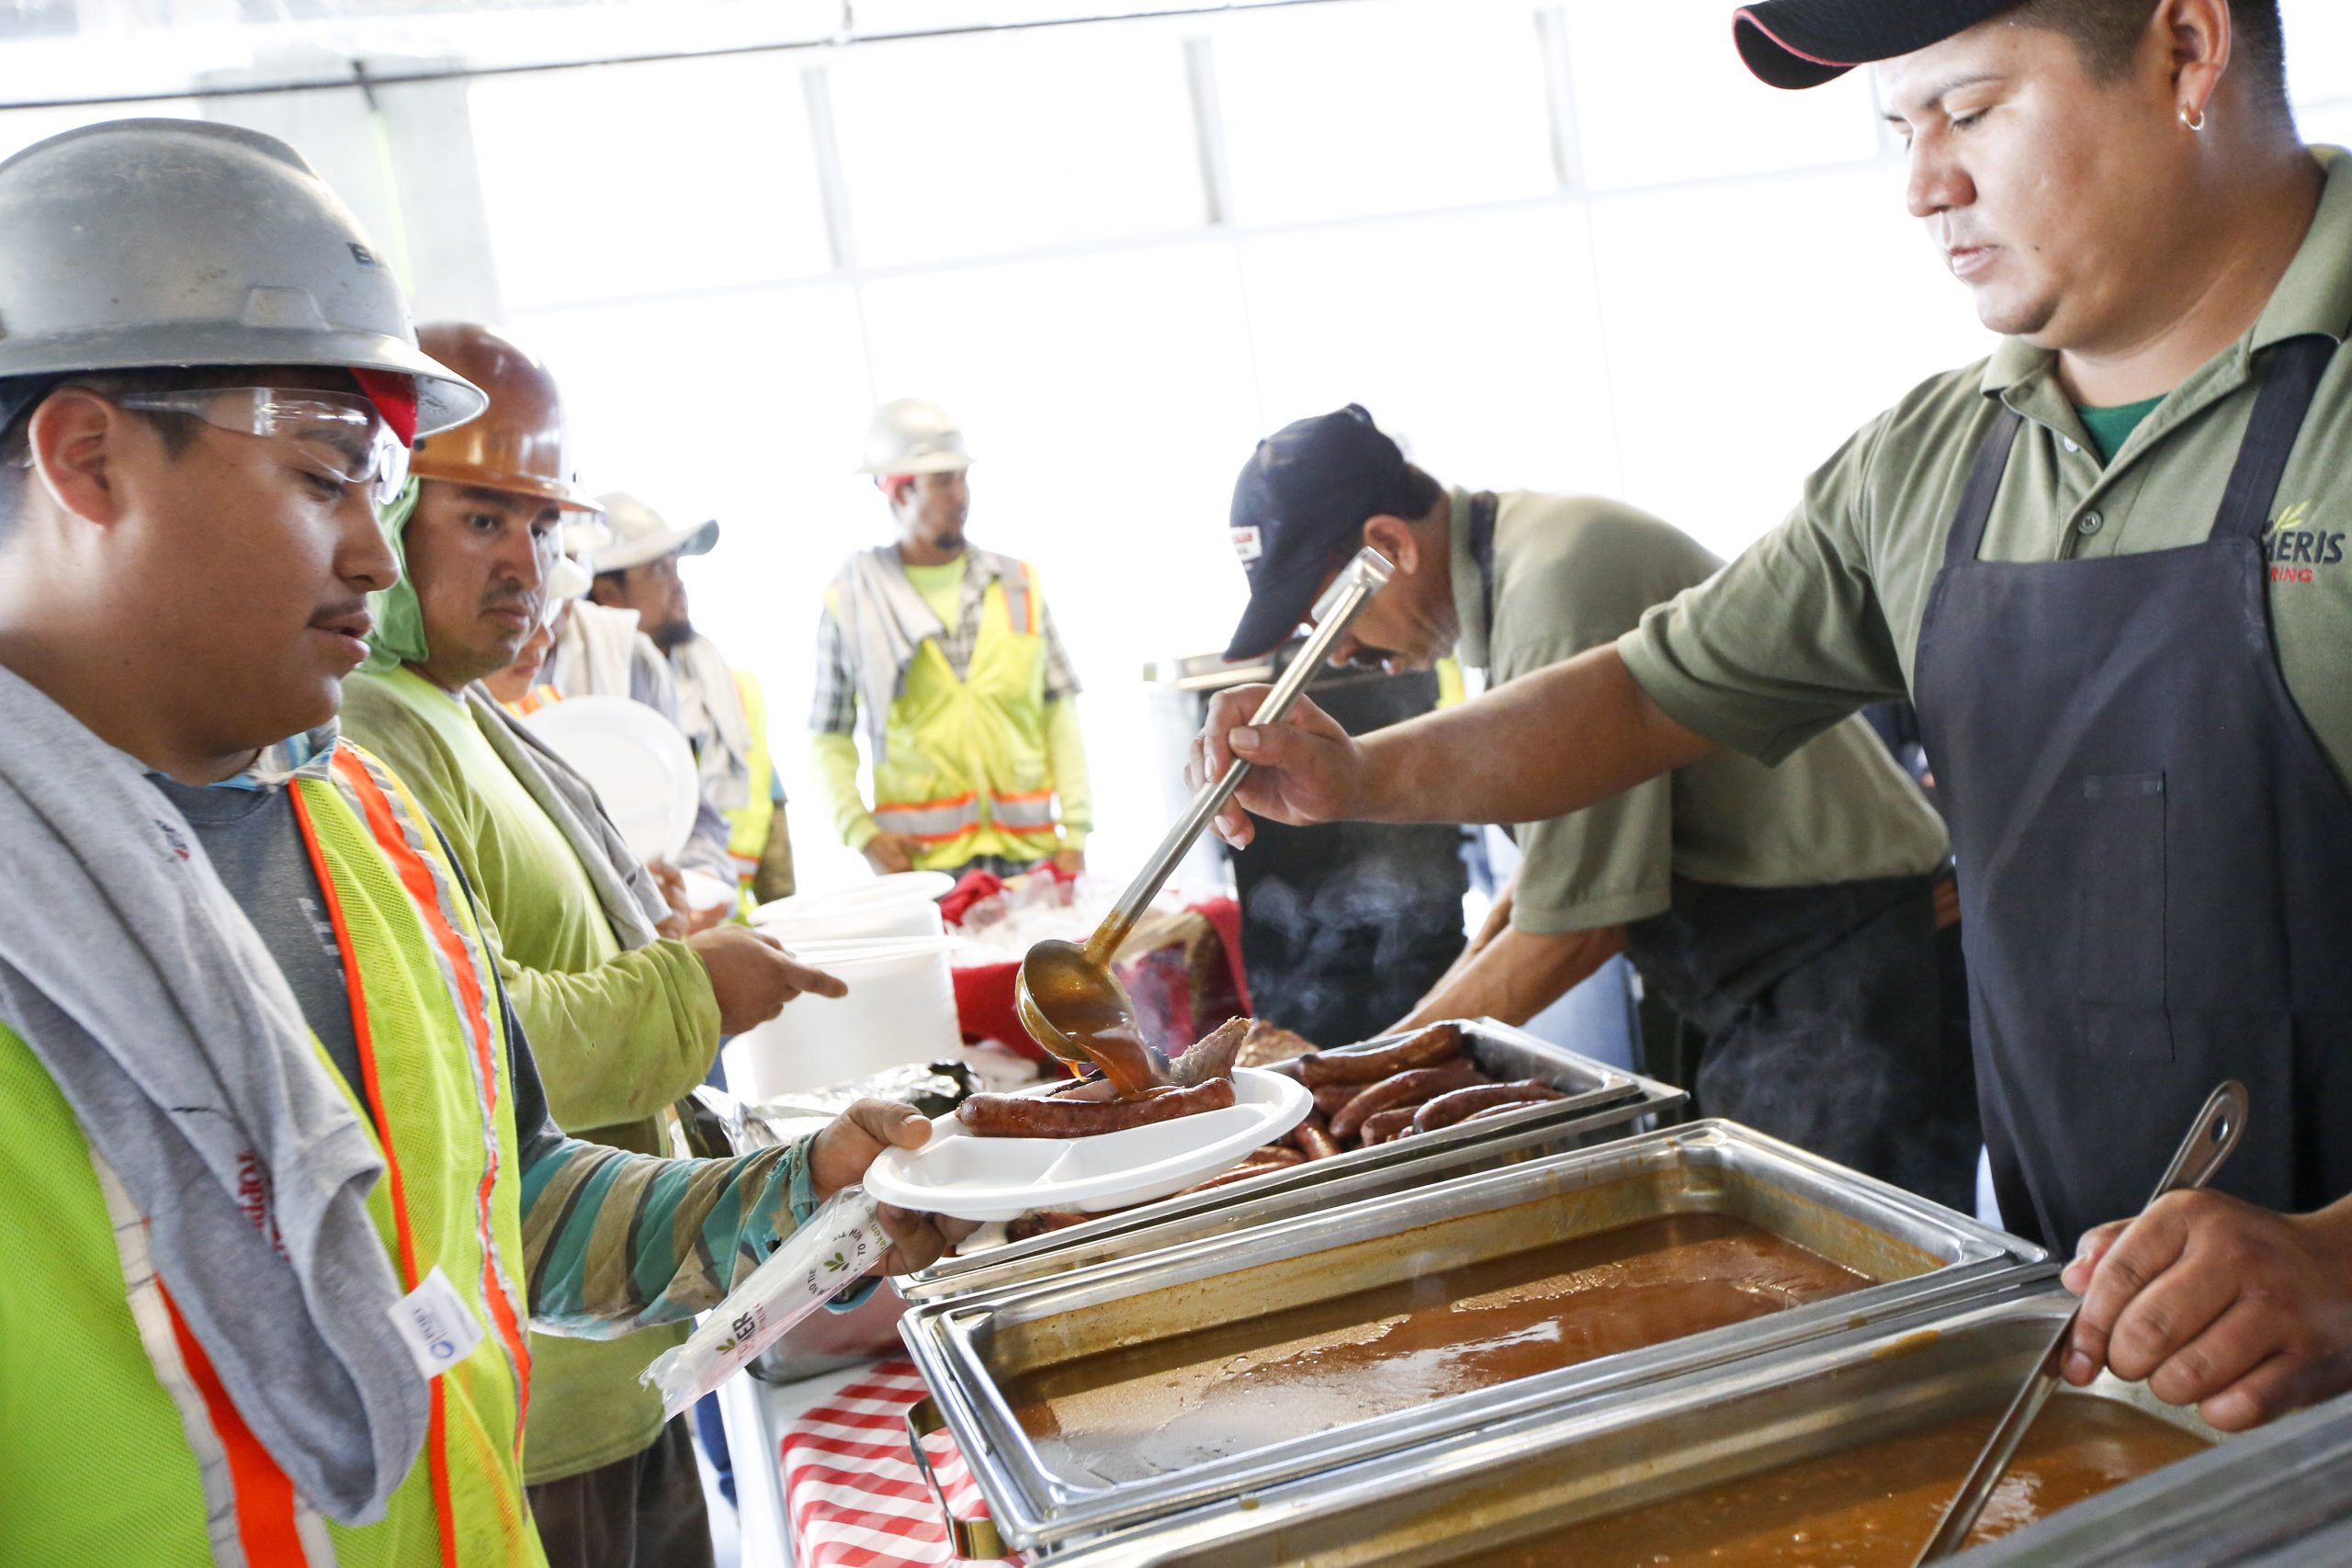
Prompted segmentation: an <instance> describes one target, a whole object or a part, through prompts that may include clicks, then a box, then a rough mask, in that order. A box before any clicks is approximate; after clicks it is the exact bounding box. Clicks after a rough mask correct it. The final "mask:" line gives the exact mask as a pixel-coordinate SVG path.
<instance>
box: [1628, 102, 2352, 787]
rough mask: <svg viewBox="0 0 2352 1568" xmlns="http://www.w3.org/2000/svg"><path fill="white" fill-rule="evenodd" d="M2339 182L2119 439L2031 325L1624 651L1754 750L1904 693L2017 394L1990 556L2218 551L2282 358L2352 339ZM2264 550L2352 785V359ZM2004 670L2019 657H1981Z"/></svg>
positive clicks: (1849, 459)
mask: <svg viewBox="0 0 2352 1568" xmlns="http://www.w3.org/2000/svg"><path fill="white" fill-rule="evenodd" d="M2313 155H2314V156H2315V157H2316V158H2317V159H2318V160H2319V162H2320V164H2321V166H2322V167H2323V168H2324V170H2325V171H2326V186H2325V189H2324V191H2323V193H2322V194H2321V197H2320V203H2319V210H2318V212H2317V213H2316V214H2315V215H2314V216H2313V217H2312V226H2311V229H2310V231H2308V232H2307V233H2306V234H2305V236H2304V238H2303V243H2302V248H2301V250H2300V251H2298V252H2297V253H2296V255H2295V259H2294V261H2293V262H2292V264H2290V265H2289V267H2288V269H2287V273H2286V276H2284V277H2282V278H2281V279H2280V280H2279V283H2278V288H2277V289H2276V290H2275V291H2274V292H2273V293H2272V295H2271V297H2270V302H2269V304H2268V305H2267V306H2266V307H2264V309H2263V311H2262V315H2261V317H2260V318H2259V319H2258V320H2257V321H2256V322H2255V323H2254V325H2253V326H2252V327H2251V328H2249V329H2248V330H2247V332H2246V333H2245V336H2244V337H2242V338H2241V339H2239V340H2238V341H2237V342H2236V343H2234V344H2231V345H2230V346H2229V347H2228V348H2226V349H2223V350H2222V352H2221V353H2220V354H2218V355H2215V356H2214V357H2213V358H2212V359H2211V361H2209V362H2208V363H2206V364H2205V365H2204V366H2202V367H2199V369H2197V370H2196V371H2195V372H2193V373H2192V374H2191V375H2190V376H2189V378H2188V379H2187V380H2186V381H2183V382H2182V383H2181V384H2180V385H2179V386H2178V387H2176V388H2174V389H2173V390H2172V391H2171V392H2170V393H2169V394H2167V395H2166V396H2165V399H2164V400H2162V401H2161V402H2160V403H2159V404H2158V405H2157V407H2156V410H2155V412H2154V413H2151V414H2149V415H2148V416H2147V419H2146V421H2145V422H2144V423H2143V424H2142V425H2141V426H2140V428H2139V431H2138V433H2137V434H2135V435H2134V436H2133V438H2132V440H2131V443H2130V446H2129V449H2128V450H2126V451H2124V452H2122V453H2121V458H2122V460H2121V461H2120V462H2115V463H2103V462H2101V461H2100V460H2099V458H2098V455H2097V454H2096V453H2094V452H2092V451H2090V450H2089V449H2088V447H2087V446H2086V439H2087V438H2088V436H2089V434H2090V433H2089V432H2088V431H2086V430H2085V429H2084V428H2083V423H2082V421H2081V419H2080V417H2079V416H2078V415H2077V414H2076V412H2075V405H2074V403H2073V401H2072V400H2070V399H2069V398H2068V397H2067V395H2066V392H2065V389H2064V388H2063V387H2061V386H2060V385H2059V382H2058V378H2057V375H2056V373H2055V372H2056V367H2057V355H2054V354H2052V353H2050V352H2048V351H2046V350H2043V349H2038V348H2035V347H2033V346H2032V345H2031V344H2026V343H2023V342H2020V341H2018V340H2016V339H2011V340H2008V341H2007V342H2005V343H2003V344H2001V346H2000V347H1999V348H1998V349H1997V350H1996V352H1995V353H1994V354H1993V355H1992V356H1991V357H1990V358H1989V359H1987V360H1985V361H1982V362H1980V363H1978V364H1976V365H1973V366H1970V367H1966V368H1964V369H1960V370H1954V371H1950V372H1947V373H1945V374H1943V375H1940V376H1938V377H1936V378H1933V379H1931V380H1928V381H1926V382H1923V383H1922V384H1921V385H1920V386H1919V387H1917V389H1914V390H1913V391H1912V392H1911V393H1910V394H1909V395H1908V396H1906V397H1905V398H1904V399H1903V400H1902V401H1900V402H1898V403H1896V404H1895V405H1894V407H1893V408H1891V409H1889V410H1887V411H1886V412H1884V413H1883V414H1881V415H1879V416H1878V418H1876V419H1874V420H1872V421H1871V422H1870V423H1868V424H1866V425H1864V426H1863V427H1862V428H1861V429H1860V431H1858V432H1856V433H1855V434H1854V435H1853V437H1852V438H1851V439H1850V440H1849V441H1848V442H1847V443H1846V445H1845V446H1844V447H1843V448H1842V449H1840V450H1839V451H1838V453H1837V455H1836V456H1834V457H1831V458H1830V459H1829V461H1828V462H1826V463H1825V464H1823V465H1822V466H1821V467H1820V468H1817V469H1815V471H1814V474H1813V477H1812V478H1810V479H1807V480H1806V481H1805V485H1804V493H1803V495H1802V497H1801V498H1800V499H1799V501H1798V502H1797V506H1796V510H1795V511H1794V512H1793V513H1791V514H1790V515H1789V517H1788V519H1787V521H1785V522H1783V523H1782V524H1781V525H1780V527H1778V528H1776V529H1775V530H1773V531H1772V532H1771V533H1770V534H1767V535H1766V536H1764V537H1763V538H1761V539H1759V540H1758V541H1757V542H1756V544H1755V545H1754V546H1752V547H1750V548H1749V549H1748V550H1747V553H1746V554H1744V555H1742V556H1741V557H1740V558H1738V559H1737V560H1736V561H1734V562H1732V563H1731V565H1730V566H1728V567H1726V568H1724V570H1723V571H1722V572H1721V573H1720V574H1719V575H1717V576H1716V577H1715V578H1714V579H1713V580H1712V581H1709V582H1707V583H1705V584H1704V585H1702V586H1701V587H1698V588H1695V589H1692V590H1691V591H1689V592H1685V593H1683V594H1681V595H1680V596H1679V597H1678V598H1677V599H1675V601H1674V602H1673V603H1672V604H1662V605H1660V606H1658V607H1657V609H1655V610H1653V611H1651V612H1650V613H1649V614H1648V615H1645V616H1644V617H1643V618H1642V625H1641V626H1640V628H1639V629H1638V630H1636V631H1634V632H1633V633H1631V634H1629V635H1628V636H1627V637H1624V638H1623V640H1622V641H1621V642H1620V643H1619V644H1618V647H1619V649H1621V650H1622V651H1623V654H1624V658H1625V663H1626V666H1627V668H1629V669H1630V670H1631V671H1633V674H1634V679H1635V680H1637V681H1639V682H1641V684H1642V688H1643V690H1645V691H1646V692H1647V693H1648V694H1650V697H1651V698H1652V700H1654V701H1655V702H1657V705H1658V706H1660V707H1661V708H1664V709H1665V710H1666V711H1667V713H1668V714H1669V715H1671V716H1673V717H1674V718H1675V719H1676V720H1677V721H1679V723H1681V724H1682V725H1684V726H1686V727H1687V728H1691V729H1694V730H1696V731H1698V732H1699V733H1700V734H1702V735H1706V736H1710V737H1713V739H1716V740H1719V741H1722V742H1723V743H1724V744H1725V745H1728V746H1736V747H1737V748H1739V749H1740V750H1744V751H1747V752H1749V753H1751V754H1753V755H1755V756H1758V757H1762V758H1766V759H1768V760H1769V759H1771V758H1776V757H1781V756H1785V755H1786V754H1787V753H1788V752H1789V751H1790V750H1793V749H1794V748H1795V747H1797V746H1799V745H1801V744H1803V743H1804V741H1805V740H1807V739H1811V738H1812V737H1813V736H1815V735H1817V734H1819V733H1820V732H1821V731H1822V730H1823V729H1824V728H1826V727H1828V726H1830V725H1832V724H1835V723H1837V722H1838V720H1839V719H1841V718H1843V717H1844V716H1846V715H1848V714H1850V713H1852V712H1853V711H1854V710H1855V709H1856V708H1858V707H1860V706H1862V705H1865V704H1868V703H1873V702H1878V701H1881V700H1883V699H1885V698H1890V697H1901V696H1905V695H1906V694H1908V693H1909V691H1910V688H1911V684H1912V680H1913V674H1914V671H1913V661H1914V660H1915V659H1916V657H1917V649H1918V646H1919V626H1920V622H1921V621H1922V620H1923V619H1924V618H1925V615H1926V613H1927V604H1928V592H1929V591H1930V590H1931V589H1932V588H1933V587H1934V585H1935V581H1936V575H1937V573H1938V572H1939V571H1940V570H1942V568H1943V557H1944V541H1945V538H1946V536H1948V535H1949V534H1950V532H1951V520H1952V514H1953V513H1954V512H1955V511H1956V510H1957V509H1958V507H1959V504H1960V496H1961V491H1962V489H1963V488H1964V487H1965V486H1966V484H1967V482H1968V473H1969V469H1970V468H1971V466H1972V465H1973V463H1974V461H1975V457H1976V451H1977V448H1978V446H1979V445H1980V444H1981V443H1982V442H1983V440H1984V438H1985V432H1986V431H1987V430H1988V429H1990V428H1991V426H1992V424H1993V423H1994V421H1995V420H1996V418H1997V417H1998V416H1999V414H2000V412H2001V409H2002V406H2003V405H2004V404H2006V405H2007V407H2009V408H2011V409H2014V410H2016V411H2017V412H2018V414H2019V415H2021V416H2022V417H2023V419H2024V421H2025V423H2024V426H2023V428H2021V429H2020V430H2019V431H2018V439H2017V446H2016V449H2015V450H2014V451H2013V452H2012V453H2011V455H2010V457H2009V466H2008V472H2007V478H2006V479H2005V480H2004V482H2003V483H2002V485H2001V490H2000V494H1999V496H1998V497H1997V498H1996V501H1995V503H1994V507H1993V516H1992V520H1991V522H1990V523H1989V524H1988V525H1986V528H1985V542H1984V544H1983V546H1982V547H1981V548H1980V552H1979V553H1980V558H1982V559H1985V560H1994V561H2050V560H2071V559H2086V558H2094V557H2098V556H2114V555H2124V554H2131V553H2136V552H2139V551H2143V550H2164V549H2172V548H2176V547H2180V546H2183V545H2195V544H2202V543H2203V542H2204V541H2205V540H2206V538H2207V537H2209V536H2211V533H2212V529H2213V519H2214V517H2215V516H2216V515H2217V514H2218V513H2219V512H2220V510H2221V503H2222V491H2223V490H2224V489H2225V488H2226V487H2227V485H2228V482H2229V477H2230V472H2231V469H2232V468H2233V465H2234V464H2235V462H2236V459H2237V453H2238V446H2239V443H2240V442H2241V441H2242V440H2243V439H2244V438H2245V428H2246V421H2247V418H2248V416H2249V415H2251V413H2252V412H2253V411H2254V403H2255V399H2256V395H2257V392H2258V389H2259V388H2260V385H2261V382H2260V378H2259V375H2258V371H2259V369H2260V367H2261V355H2262V353H2263V351H2264V350H2266V349H2267V348H2269V347H2271V346H2273V345H2275V344H2280V343H2283V342H2285V341H2286V340H2288V339H2289V338H2292V337H2297V336H2301V335H2303V334H2306V333H2324V334H2325V335H2326V336H2329V337H2332V338H2335V339H2336V340H2337V341H2338V342H2341V341H2342V340H2343V339H2344V337H2345V336H2346V333H2347V332H2348V331H2352V157H2346V154H2345V153H2344V152H2343V151H2342V150H2341V149H2340V148H2333V147H2328V148H2316V149H2314V150H2313ZM2275 504H2276V511H2275V512H2274V513H2273V521H2272V525H2271V530H2270V534H2269V536H2268V538H2267V541H2266V547H2267V553H2268V556H2269V560H2270V581H2269V601H2270V625H2271V633H2272V637H2273V638H2274V640H2275V642H2276V644H2277V648H2278V668H2279V672H2280V673H2281V674H2282V675H2283V676H2284V677H2285V679H2286V682H2287V691H2288V693H2289V694H2290V696H2292V698H2293V699H2294V702H2295V705H2296V707H2297V708H2298V709H2300V710H2301V713H2302V716H2303V717H2304V719H2305V720H2306V721H2307V722H2309V724H2310V725H2311V727H2312V734H2313V735H2314V736H2315V737H2316V738H2317V739H2318V740H2319V743H2320V747H2321V749H2322V750H2324V751H2325V752H2326V753H2327V756H2328V758H2329V760H2330V761H2332V762H2334V763H2335V770H2336V773H2337V776H2338V777H2339V778H2346V779H2352V680H2348V679H2346V649H2347V648H2352V551H2347V550H2346V547H2345V545H2346V536H2347V535H2352V354H2346V353H2342V352H2339V353H2337V355H2335V363H2334V364H2332V365H2331V366H2330V367H2328V370H2327V373H2326V375H2325V376H2324V378H2323V379H2322V380H2321V382H2320V386H2319V392H2318V396H2317V397H2316V398H2315V399H2314V400H2313V401H2312V408H2311V412H2310V414H2309V415H2308V416H2307V417H2306V419H2305V421H2304V423H2303V428H2302V432H2301V435H2300V436H2299V437H2298V438H2297V440H2296V443H2295V449H2294V454H2293V456H2292V457H2290V459H2289V461H2288V464H2287V468H2286V472H2285V474H2284V475H2283V476H2282V477H2281V479H2280V482H2279V486H2278V499H2277V502H2276V503H2275ZM1981 657H1982V658H1983V660H1985V666H1986V669H1987V671H1988V675H1989V676H1990V678H1994V679H1997V678H1998V672H1999V669H2000V665H2001V661H2002V660H2005V659H2009V658H2013V657H2015V654H2014V653H2013V651H2012V650H2009V649H1999V648H1987V649H1982V650H1981Z"/></svg>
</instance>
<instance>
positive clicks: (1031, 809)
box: [989, 789, 1054, 833]
mask: <svg viewBox="0 0 2352 1568" xmlns="http://www.w3.org/2000/svg"><path fill="white" fill-rule="evenodd" d="M989 807H990V809H991V811H992V813H993V815H994V817H995V819H996V824H997V826H998V827H1000V828H1009V829H1012V830H1013V831H1014V832H1020V833H1035V832H1041V831H1044V830H1045V829H1050V828H1051V827H1052V826H1053V825H1054V792H1053V791H1052V790H1050V789H1033V790H1023V791H1022V792H1020V793H1018V794H1014V795H998V794H996V793H994V792H993V791H991V792H990V793H989Z"/></svg>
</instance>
